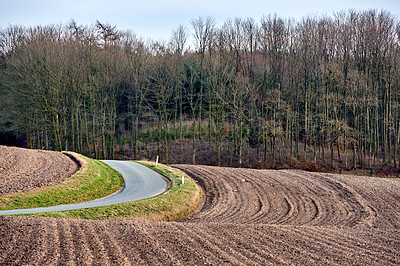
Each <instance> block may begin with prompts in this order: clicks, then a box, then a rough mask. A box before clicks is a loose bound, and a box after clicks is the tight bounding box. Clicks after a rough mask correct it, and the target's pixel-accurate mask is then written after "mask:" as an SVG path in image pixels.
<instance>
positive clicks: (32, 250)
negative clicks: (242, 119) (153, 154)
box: [0, 165, 400, 265]
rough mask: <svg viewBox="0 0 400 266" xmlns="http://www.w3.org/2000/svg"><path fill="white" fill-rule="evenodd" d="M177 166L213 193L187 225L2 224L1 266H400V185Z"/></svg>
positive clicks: (7, 220) (6, 220)
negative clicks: (296, 265) (154, 265)
mask: <svg viewBox="0 0 400 266" xmlns="http://www.w3.org/2000/svg"><path fill="white" fill-rule="evenodd" d="M175 167H177V168H180V169H182V170H184V171H185V172H186V173H187V174H189V175H190V176H191V177H193V178H194V179H196V180H197V181H198V183H199V184H200V185H201V186H202V187H203V189H204V190H205V194H206V198H205V202H204V205H203V206H202V208H201V209H200V210H199V211H198V212H197V213H195V214H194V215H192V216H191V217H189V218H187V219H186V220H183V221H180V222H148V223H146V222H137V221H131V220H111V221H87V220H64V219H52V218H35V217H0V264H1V263H4V264H18V265H21V264H33V265H43V264H62V265H64V264H67V265H75V264H99V265H112V264H115V265H120V264H127V265H129V264H178V265H188V264H196V265H197V264H213V265H219V264H234V265H240V264H247V265H257V264H260V265H261V264H262V265H265V264H266V265H268V264H271V265H277V264H298V265H326V264H328V265H349V264H351V265H354V264H355V265H398V264H399V263H400V182H399V181H400V180H399V179H379V178H372V177H357V176H340V175H332V174H320V173H308V172H302V171H297V170H285V171H267V170H249V169H231V168H218V167H206V166H189V165H175Z"/></svg>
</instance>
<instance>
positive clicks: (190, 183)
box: [33, 161, 203, 221]
mask: <svg viewBox="0 0 400 266" xmlns="http://www.w3.org/2000/svg"><path fill="white" fill-rule="evenodd" d="M139 163H141V164H143V165H145V166H147V167H149V168H151V169H153V170H155V171H157V172H159V173H160V174H162V175H164V176H166V177H168V178H169V179H170V180H171V186H170V188H169V189H168V190H167V191H166V192H165V193H163V194H161V195H159V196H156V197H153V198H149V199H144V200H139V201H134V202H128V203H122V204H116V205H111V206H104V207H96V208H88V209H81V210H72V211H63V212H49V213H39V214H33V215H34V216H40V217H43V216H45V217H62V218H80V219H92V220H100V219H121V218H122V219H134V220H139V221H171V220H178V219H182V218H184V217H186V216H187V215H189V214H190V213H191V212H193V211H194V210H195V209H196V208H197V207H198V206H199V205H200V204H201V202H202V199H203V191H202V189H201V188H200V187H199V186H198V185H197V184H196V182H195V181H194V180H193V179H191V178H189V177H188V176H187V175H185V183H184V184H182V175H183V173H182V172H181V171H179V170H177V169H173V168H171V167H168V166H166V165H162V164H158V166H157V167H156V166H155V164H154V163H151V162H143V161H142V162H139Z"/></svg>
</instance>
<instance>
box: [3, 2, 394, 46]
mask: <svg viewBox="0 0 400 266" xmlns="http://www.w3.org/2000/svg"><path fill="white" fill-rule="evenodd" d="M371 8H372V9H377V10H378V11H380V10H382V9H385V10H388V11H390V12H391V13H392V14H393V15H395V16H396V17H397V19H399V18H400V0H329V1H325V0H301V1H296V0H274V1H271V0H264V1H263V0H242V1H237V0H230V1H229V0H201V1H198V0H168V1H162V0H111V1H110V0H67V1H64V0H0V28H2V29H4V28H7V27H8V26H9V25H22V26H37V25H49V24H60V23H62V24H66V23H68V22H69V21H71V20H72V19H74V20H75V21H76V22H77V23H78V24H79V25H89V26H90V25H93V24H94V23H95V22H96V20H99V21H100V22H102V23H108V24H110V25H113V26H116V27H117V29H120V30H128V29H129V30H132V31H133V32H134V33H136V34H137V36H139V37H141V38H142V39H144V40H147V39H152V40H160V41H168V40H169V38H170V36H171V32H172V30H173V29H175V28H177V27H178V26H179V25H183V26H186V27H187V28H188V29H191V21H192V20H194V19H197V18H199V17H200V16H201V17H206V16H211V17H212V18H214V20H215V22H216V23H217V25H221V24H222V23H223V22H224V21H226V20H227V19H228V18H235V17H241V18H247V17H252V18H254V19H255V20H256V21H259V20H260V19H261V18H262V17H263V16H264V15H269V14H271V15H274V14H276V15H277V16H278V17H281V18H294V19H295V20H296V21H300V20H301V19H302V18H303V17H305V16H308V15H311V16H314V15H316V16H320V15H329V16H331V15H333V13H334V12H338V11H341V10H348V9H357V10H366V9H371Z"/></svg>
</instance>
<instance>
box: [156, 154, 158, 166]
mask: <svg viewBox="0 0 400 266" xmlns="http://www.w3.org/2000/svg"><path fill="white" fill-rule="evenodd" d="M157 165H158V156H157V158H156V166H157Z"/></svg>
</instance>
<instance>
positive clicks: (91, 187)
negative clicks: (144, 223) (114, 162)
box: [0, 153, 124, 210]
mask: <svg viewBox="0 0 400 266" xmlns="http://www.w3.org/2000/svg"><path fill="white" fill-rule="evenodd" d="M70 154H71V155H73V156H74V157H75V158H76V159H77V160H78V161H79V162H80V163H81V168H80V169H79V170H78V171H77V172H76V173H75V174H74V175H72V176H71V177H69V178H67V179H66V180H64V181H63V182H61V183H59V184H57V185H54V186H51V187H46V188H39V189H35V190H33V191H29V192H26V193H12V194H7V195H3V196H1V197H0V209H1V210H10V209H26V208H36V207H47V206H54V205H60V204H71V203H78V202H85V201H90V200H94V199H98V198H102V197H105V196H107V195H110V194H112V193H114V192H116V191H118V190H119V189H120V188H121V187H122V186H123V183H124V181H123V178H122V177H121V175H120V174H119V173H118V172H117V171H115V170H114V169H112V168H111V167H109V166H108V165H106V164H105V163H103V162H100V161H97V160H93V159H89V158H87V157H84V156H82V155H79V154H76V153H70Z"/></svg>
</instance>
